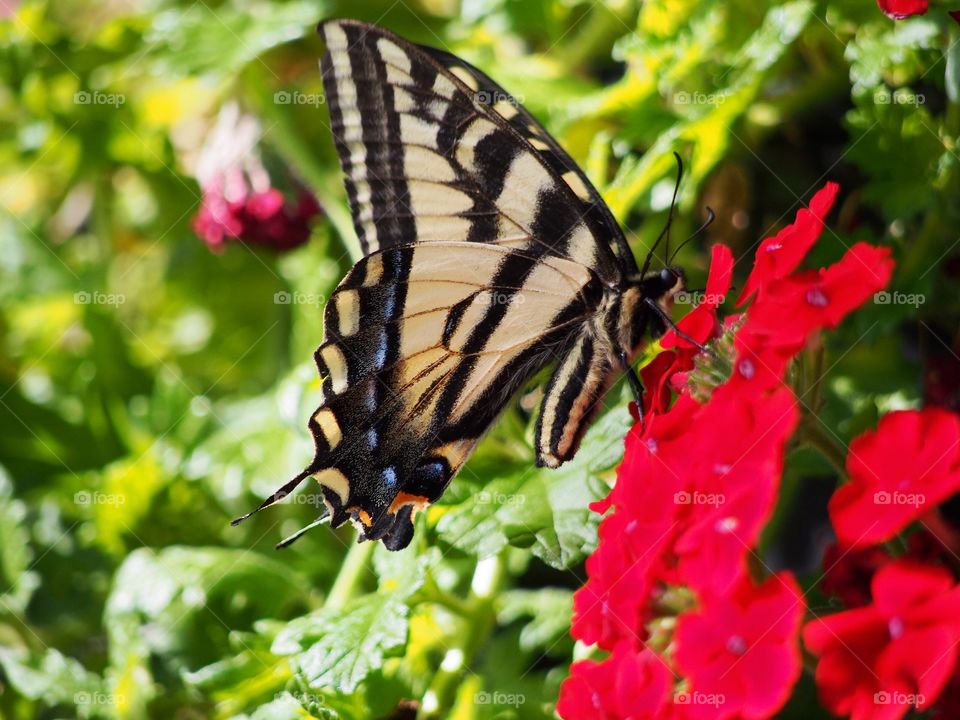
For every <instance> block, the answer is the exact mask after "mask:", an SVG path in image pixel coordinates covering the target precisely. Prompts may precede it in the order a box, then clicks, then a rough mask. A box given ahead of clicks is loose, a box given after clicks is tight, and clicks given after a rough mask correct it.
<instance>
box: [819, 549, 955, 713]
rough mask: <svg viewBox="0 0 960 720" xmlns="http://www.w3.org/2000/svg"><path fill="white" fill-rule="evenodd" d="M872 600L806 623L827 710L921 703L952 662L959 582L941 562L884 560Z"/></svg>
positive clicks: (944, 679) (947, 675)
mask: <svg viewBox="0 0 960 720" xmlns="http://www.w3.org/2000/svg"><path fill="white" fill-rule="evenodd" d="M871 590H872V596H873V602H872V603H871V604H870V605H866V606H864V607H860V608H855V609H852V610H847V611H845V612H841V613H836V614H835V615H830V616H827V617H825V618H821V619H818V620H814V621H812V622H810V623H809V624H807V626H806V627H805V628H804V631H803V639H804V643H805V644H806V645H807V648H809V650H810V651H811V652H812V653H814V654H815V655H817V656H819V658H820V661H819V663H818V664H817V673H816V679H817V687H818V688H819V689H820V699H821V701H822V702H823V704H824V705H825V706H826V707H827V709H829V710H830V711H831V712H834V713H836V714H838V715H850V716H852V718H853V720H878V719H879V720H895V719H896V718H902V717H903V716H904V715H906V714H907V712H909V711H910V710H911V709H914V708H916V709H918V710H920V709H926V708H929V707H930V706H931V704H932V703H933V701H934V700H935V699H936V698H937V697H938V696H939V695H940V693H941V692H942V691H943V689H944V687H945V686H946V684H947V683H948V681H949V680H950V679H951V676H952V675H953V674H954V672H955V670H956V668H957V650H958V645H960V586H957V584H956V581H955V580H954V578H953V575H952V574H951V573H950V572H949V571H948V570H946V569H945V568H943V567H938V566H935V565H923V564H919V563H915V562H913V561H911V560H894V561H891V562H889V563H887V564H886V565H884V566H883V567H882V568H881V569H880V570H878V571H877V573H876V574H875V575H874V576H873V580H872V582H871Z"/></svg>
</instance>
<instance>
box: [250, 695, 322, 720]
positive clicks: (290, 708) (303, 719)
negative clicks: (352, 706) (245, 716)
mask: <svg viewBox="0 0 960 720" xmlns="http://www.w3.org/2000/svg"><path fill="white" fill-rule="evenodd" d="M311 718H316V720H340V718H341V716H340V715H339V714H338V713H337V712H335V711H334V710H332V709H330V708H322V707H316V705H315V704H314V707H313V710H312V712H310V711H307V709H306V708H305V707H304V706H303V705H302V704H301V703H300V701H299V700H298V699H297V697H296V696H294V695H291V694H290V693H284V694H283V695H281V696H280V697H278V698H277V699H275V700H274V701H273V702H270V703H267V704H266V705H261V706H260V707H258V708H257V709H256V711H255V712H254V713H253V715H251V716H250V720H310V719H311Z"/></svg>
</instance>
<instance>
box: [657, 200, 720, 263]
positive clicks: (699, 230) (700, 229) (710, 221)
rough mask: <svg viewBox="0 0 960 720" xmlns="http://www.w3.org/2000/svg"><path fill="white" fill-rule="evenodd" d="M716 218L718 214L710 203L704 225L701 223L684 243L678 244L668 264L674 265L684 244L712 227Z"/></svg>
mask: <svg viewBox="0 0 960 720" xmlns="http://www.w3.org/2000/svg"><path fill="white" fill-rule="evenodd" d="M716 219H717V214H716V213H715V212H714V211H713V208H711V207H710V206H709V205H708V206H707V219H706V220H704V221H703V225H701V226H700V227H698V228H697V229H696V230H694V231H693V234H692V235H691V236H690V237H688V238H687V239H686V240H684V241H683V242H682V243H680V244H679V245H678V246H677V249H676V250H674V251H673V255H671V256H670V259H669V260H668V261H667V264H668V265H673V259H674V258H675V257H676V256H677V254H678V253H679V252H680V250H682V249H683V246H684V245H686V244H687V243H688V242H690V241H691V240H693V239H694V238H695V237H697V236H698V235H700V233H702V232H703V231H704V230H706V229H707V228H708V227H710V226H711V225H713V221H714V220H716Z"/></svg>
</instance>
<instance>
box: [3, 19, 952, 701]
mask: <svg viewBox="0 0 960 720" xmlns="http://www.w3.org/2000/svg"><path fill="white" fill-rule="evenodd" d="M337 16H348V17H354V18H360V19H363V20H367V21H370V22H376V23H379V24H381V25H383V26H385V27H387V28H390V29H392V30H394V31H396V32H398V33H400V34H401V35H403V36H405V37H407V38H409V39H411V40H414V41H416V42H420V43H424V44H428V45H432V46H436V47H443V48H446V49H448V50H449V51H451V52H453V53H456V54H458V55H460V56H462V57H464V58H465V59H467V60H469V61H470V62H472V63H473V64H475V65H477V66H478V67H480V68H481V69H483V70H484V71H485V72H487V73H488V74H489V75H490V76H492V77H493V78H494V79H496V80H497V81H498V82H499V83H500V84H502V85H503V86H504V87H505V88H506V89H507V90H508V91H509V92H512V93H513V94H514V95H515V96H516V97H517V98H518V99H519V100H521V101H522V102H523V103H524V104H525V105H526V106H527V107H528V108H529V109H530V110H531V112H532V113H533V114H534V115H535V116H536V117H538V118H539V119H540V120H541V121H542V122H543V123H544V124H545V125H546V127H547V128H548V129H549V130H550V131H551V132H553V133H554V134H555V135H556V137H557V138H558V139H559V141H560V142H561V144H562V145H563V146H564V147H565V148H566V149H567V150H568V151H569V152H570V153H571V155H572V156H573V157H574V158H575V159H576V160H577V161H578V162H579V163H581V165H582V167H583V168H585V170H586V172H587V173H588V175H589V176H590V177H591V179H592V180H593V182H594V184H595V185H596V186H597V187H598V188H599V190H600V191H601V194H602V195H603V196H604V197H605V199H606V200H607V202H608V203H609V205H610V207H611V209H612V210H613V212H614V214H615V215H616V216H617V217H618V219H619V220H620V221H621V222H622V223H623V225H624V226H625V228H626V229H627V231H628V236H629V238H630V240H631V243H632V244H633V246H634V248H635V250H636V252H637V254H638V255H642V253H643V251H644V248H645V247H647V246H648V245H649V244H650V243H651V241H652V239H653V238H654V237H655V236H656V234H657V233H658V232H659V231H660V229H661V228H662V226H663V222H664V220H665V217H666V210H667V208H668V205H669V201H670V195H671V192H672V189H673V183H674V176H675V164H674V160H673V157H672V155H671V152H672V151H674V150H675V151H677V152H679V153H680V154H681V156H682V157H683V158H684V160H685V164H686V171H687V172H686V175H685V180H684V184H683V187H682V191H681V195H680V209H679V214H678V218H677V220H676V225H675V227H674V237H675V238H679V239H682V238H684V237H687V236H688V235H689V234H690V233H691V232H692V231H693V230H694V229H695V228H696V227H697V226H698V225H699V224H700V223H701V221H702V219H703V217H704V216H705V207H706V206H707V205H709V206H710V207H712V208H714V209H715V211H716V213H717V220H716V222H715V223H714V224H713V225H712V226H711V228H710V229H709V231H708V232H707V233H706V234H704V235H703V236H701V237H698V238H697V239H696V240H694V241H693V242H691V243H690V244H689V245H687V246H686V248H685V249H684V251H683V252H682V253H681V256H680V263H681V264H682V265H684V266H685V267H686V268H687V272H688V276H689V277H690V278H691V285H692V286H693V287H698V286H700V287H702V283H703V278H704V277H705V271H706V266H705V263H706V259H707V257H708V248H709V246H710V245H711V244H712V243H714V242H724V243H728V244H729V245H730V246H731V247H732V248H733V250H734V254H735V256H736V257H737V258H738V265H737V270H736V276H737V280H738V281H739V282H740V283H742V281H743V278H744V277H745V276H746V273H747V272H748V271H749V269H750V267H751V265H752V250H753V248H754V247H755V245H756V244H757V243H758V242H759V241H760V240H761V239H763V238H764V237H767V236H769V235H771V234H772V233H773V232H775V231H776V230H777V229H778V228H780V227H782V226H783V225H784V224H786V223H787V222H789V221H790V220H792V218H793V216H794V214H795V212H796V210H797V209H798V208H799V207H801V206H802V204H803V203H804V202H805V201H806V200H808V199H809V197H810V196H811V195H812V193H813V192H814V191H815V190H816V189H818V188H819V187H820V186H822V184H823V183H824V182H825V181H826V180H836V181H838V182H840V183H841V185H842V193H841V197H840V202H839V209H838V211H836V212H835V213H834V215H833V217H832V222H831V229H830V230H829V231H828V232H827V233H825V235H824V239H823V240H822V241H821V242H820V244H819V245H818V246H817V249H816V251H815V257H814V258H813V260H814V261H815V262H817V263H825V262H828V261H832V260H835V259H836V258H838V257H839V256H840V255H841V254H842V252H843V250H844V248H845V246H848V245H850V244H852V242H853V241H855V240H868V241H871V242H875V243H880V244H886V245H890V246H892V247H893V248H894V255H895V257H896V259H897V263H898V270H897V274H896V277H895V281H894V286H893V287H892V288H891V290H890V293H888V294H887V295H886V296H885V297H878V298H877V299H876V302H875V303H874V304H873V305H871V306H869V307H867V308H865V309H864V310H863V311H861V312H859V313H858V314H857V315H856V317H855V318H854V319H852V321H851V322H849V323H847V324H846V325H845V326H844V327H843V328H842V329H841V330H840V331H839V332H837V333H834V334H832V335H830V337H829V338H827V342H828V344H829V345H828V354H827V360H826V362H827V363H828V367H829V370H830V375H829V381H828V382H827V383H826V386H825V388H824V397H825V406H824V408H823V411H822V412H823V415H824V417H827V418H832V420H831V422H832V423H833V425H834V426H835V427H837V428H838V432H839V433H840V434H841V435H842V436H843V437H844V438H847V439H848V438H849V437H851V436H852V435H853V434H855V433H856V432H858V431H859V430H861V429H863V428H865V427H867V426H869V425H870V424H871V423H873V422H874V421H875V419H876V417H877V414H878V412H879V411H883V410H888V409H891V408H894V407H911V406H916V405H918V404H920V403H922V402H929V403H936V404H941V405H946V406H948V407H953V408H955V409H956V408H958V406H960V361H958V359H957V355H956V353H957V351H958V349H960V340H958V337H960V336H958V324H957V320H958V317H960V296H958V294H957V292H956V284H955V283H956V281H957V275H958V274H960V250H958V247H957V242H958V238H960V235H958V215H960V208H958V203H957V199H958V197H960V195H958V183H960V173H958V156H957V150H958V147H957V142H958V133H960V105H958V94H960V47H958V44H957V40H958V38H960V32H958V31H960V27H958V26H957V24H956V23H955V22H954V21H953V20H952V19H951V18H950V16H949V15H948V14H947V12H946V9H945V8H943V7H933V8H931V9H930V11H929V12H928V13H927V14H926V15H925V16H923V17H919V18H912V19H910V20H905V21H902V22H895V21H894V20H892V19H890V18H888V17H886V16H885V15H884V14H883V13H881V12H880V10H879V9H878V7H877V5H876V3H875V2H873V0H842V1H841V0H833V1H830V2H825V1H823V0H820V1H817V2H814V1H813V0H792V1H789V2H776V1H774V0H762V1H760V0H648V1H647V2H643V3H641V2H637V1H635V0H615V1H613V2H603V3H601V2H592V1H591V0H587V1H582V0H463V1H462V2H457V1H456V0H423V1H422V2H414V1H413V0H396V1H394V0H353V1H352V2H339V1H336V0H290V1H288V2H268V1H267V0H227V1H222V2H217V1H215V0H197V1H192V0H106V1H102V2H100V1H98V2H94V1H92V0H57V1H56V2H53V1H52V0H51V1H49V2H44V1H38V0H23V2H17V1H16V0H0V718H17V719H19V718H25V719H26V718H69V717H80V718H100V717H104V718H146V717H155V718H207V717H217V718H231V717H252V718H256V719H257V720H268V719H277V720H285V719H286V718H307V717H317V718H388V717H389V718H415V717H420V718H427V717H442V718H447V717H450V718H458V719H460V718H463V719H464V720H466V719H469V718H494V717H497V718H549V717H552V704H553V702H554V701H555V698H556V692H557V687H558V685H559V682H560V680H561V679H562V678H563V677H564V676H565V674H566V672H567V667H568V666H569V663H570V659H571V657H572V656H573V653H574V652H579V650H575V649H574V647H573V643H572V641H570V640H569V639H568V637H567V632H568V629H569V623H570V597H571V592H572V590H573V589H575V588H576V587H578V586H579V585H580V584H582V580H583V559H584V557H585V555H586V554H587V553H589V551H590V550H591V548H592V547H593V546H594V544H595V541H596V516H595V515H594V514H592V513H590V512H589V511H588V509H587V505H588V503H589V502H591V501H593V500H596V499H597V498H599V497H602V496H603V495H604V494H605V491H606V489H607V483H608V482H609V480H610V478H611V477H612V468H613V467H614V466H615V464H616V462H617V461H618V459H619V455H620V453H621V451H622V450H621V448H622V438H623V434H624V432H625V430H626V428H627V427H629V424H630V420H629V417H628V415H627V412H626V409H625V398H626V397H627V394H626V393H625V392H622V388H620V387H619V386H618V387H617V388H616V389H615V390H614V392H612V393H611V401H610V405H611V410H610V411H609V412H607V413H605V414H604V415H603V417H602V418H601V419H600V420H599V421H598V422H597V424H596V427H595V428H594V429H593V430H592V431H591V433H590V435H589V436H588V439H587V442H586V443H585V445H584V448H583V449H582V450H581V453H580V456H578V459H577V460H576V461H575V462H574V463H571V464H569V465H567V466H565V467H564V469H563V470H561V471H558V472H552V473H551V472H546V471H540V470H537V469H535V468H533V463H532V459H533V451H532V449H531V442H530V437H531V431H530V423H531V412H530V410H531V407H532V406H533V404H534V401H535V399H536V396H535V391H531V392H530V393H528V394H527V395H526V396H525V397H524V398H523V399H522V400H521V401H520V402H519V403H518V404H517V405H516V407H514V408H513V409H511V410H510V411H509V413H508V414H507V416H506V417H505V418H504V420H503V421H502V422H501V423H500V425H499V426H498V428H497V430H496V431H495V432H494V433H493V434H492V435H491V436H490V437H489V438H488V439H487V440H486V441H485V442H484V444H483V446H482V447H481V450H480V451H479V452H478V453H477V455H476V457H475V458H474V459H473V460H472V461H471V463H470V465H469V466H468V468H467V469H466V470H465V471H464V472H463V473H462V474H461V475H460V476H459V477H458V479H457V480H456V481H455V482H454V484H453V486H452V487H451V489H450V490H449V491H448V493H447V495H446V496H445V497H444V499H443V501H442V502H441V503H440V504H438V505H437V506H436V507H434V508H433V509H431V511H430V513H429V514H427V515H426V516H425V517H424V518H422V519H421V521H420V524H419V527H418V530H417V536H416V540H415V542H414V544H413V546H412V547H411V548H410V549H409V550H407V551H405V552H403V553H399V554H388V553H385V552H383V551H382V548H374V547H373V546H372V545H369V544H368V545H363V546H356V545H353V544H352V541H353V537H352V531H351V530H350V529H349V528H342V529H341V530H340V531H338V532H331V531H330V530H329V529H319V530H317V531H314V532H313V533H311V534H310V535H309V536H307V537H306V538H305V539H303V540H301V541H300V542H299V543H298V544H297V545H295V546H293V547H292V548H290V549H289V550H286V551H284V552H282V553H277V552H275V551H274V550H273V545H274V544H275V543H276V542H278V541H279V540H280V539H281V538H283V537H284V536H285V535H287V534H289V533H290V532H292V531H294V530H296V529H297V528H299V527H301V526H303V525H305V524H306V523H307V522H309V521H310V520H312V519H313V517H314V516H315V515H316V507H315V503H312V502H310V498H311V497H314V496H306V497H305V498H303V499H301V498H298V497H294V498H291V499H289V500H288V502H287V503H286V504H285V505H282V506H278V507H276V508H274V509H272V510H271V511H270V512H268V513H262V514H261V515H260V516H257V517H256V518H255V519H253V520H251V521H250V522H249V523H247V524H245V525H243V526H241V527H239V528H231V527H230V526H229V520H230V519H231V518H233V517H235V516H237V515H239V514H241V513H243V512H245V511H247V510H249V509H250V508H251V507H252V506H253V504H254V503H255V502H257V501H258V500H259V499H260V498H261V497H264V496H266V495H267V494H268V493H270V492H271V491H273V490H274V489H275V488H276V487H278V486H279V485H280V484H281V483H282V482H283V481H285V480H286V479H287V478H288V477H290V476H292V475H293V474H295V473H296V472H297V471H299V470H300V469H301V468H302V467H303V465H304V464H305V461H306V459H309V458H310V457H311V456H312V442H311V440H310V438H309V434H308V432H307V431H306V426H305V425H306V420H307V418H308V416H309V414H310V413H311V411H312V410H313V409H314V408H315V407H316V405H318V398H319V379H318V377H317V375H316V371H315V368H314V366H313V363H312V360H311V354H312V352H313V349H314V348H315V347H316V346H317V345H318V344H319V343H320V342H321V340H322V326H321V311H322V306H323V302H324V300H325V298H326V297H327V296H328V295H329V293H330V292H331V290H332V288H333V287H334V286H335V284H336V282H337V281H338V280H339V278H340V277H341V276H342V274H343V273H344V272H345V271H346V270H347V269H348V268H349V266H350V265H351V263H352V262H353V260H355V259H356V252H357V248H356V239H355V237H354V236H353V234H352V229H351V225H350V219H349V214H348V212H347V208H346V204H345V200H344V193H343V189H342V185H341V178H340V172H339V167H338V165H337V163H336V158H335V155H334V152H333V146H332V141H331V137H330V132H329V130H328V127H327V125H328V116H327V109H326V107H325V105H324V101H323V94H322V87H321V83H320V77H319V72H318V68H317V63H318V60H319V57H320V54H321V52H322V46H321V44H320V42H319V40H318V39H317V38H316V37H315V34H314V27H315V25H316V23H317V21H319V20H320V19H322V18H327V17H337ZM687 309H688V307H684V306H683V305H681V306H679V307H678V308H677V314H678V317H679V316H680V315H682V314H683V313H684V312H685V311H686V310H687ZM819 462H820V461H818V460H817V459H816V458H815V457H807V456H806V455H804V454H803V453H802V452H801V453H798V454H797V456H796V457H794V458H793V460H792V463H791V465H790V469H789V471H788V476H787V481H786V485H785V492H788V493H790V492H794V491H795V489H796V487H797V482H798V481H799V479H801V478H810V477H816V476H817V475H818V474H822V473H823V472H824V471H825V470H827V469H826V468H824V467H822V466H821V465H819V464H818V463H819ZM806 487H810V485H809V484H808V485H807V486H806ZM829 490H830V486H827V488H826V490H825V493H826V494H829ZM807 492H808V493H810V492H811V491H809V490H808V491H807ZM808 497H812V495H808ZM824 501H825V497H824ZM795 525H796V522H795V519H793V518H791V517H789V516H787V517H784V518H781V519H780V520H779V521H778V522H777V523H775V524H774V528H775V530H774V532H773V533H772V537H771V538H770V540H769V541H768V543H767V546H768V552H769V553H770V555H771V557H773V558H774V559H775V560H776V561H777V562H779V563H780V564H781V565H783V564H789V563H792V564H793V565H794V566H799V567H804V566H806V567H809V566H810V564H811V563H816V557H814V556H815V548H816V547H817V546H818V542H820V540H818V539H817V538H816V537H809V536H804V535H802V534H801V535H799V536H798V535H797V534H796V533H795V532H793V531H792V530H791V528H793V527H795ZM785 538H786V539H785ZM351 548H353V549H351ZM457 653H459V655H457ZM451 655H452V657H453V659H452V660H451V659H450V658H451ZM444 658H448V662H447V663H444V664H443V667H441V662H442V661H443V660H444ZM457 658H459V659H460V665H458V664H457V662H456V660H457ZM464 666H466V668H469V669H465V667H464ZM808 690H809V689H808ZM817 712H822V711H814V710H811V711H810V712H809V713H808V714H807V715H806V717H814V716H816V713H817Z"/></svg>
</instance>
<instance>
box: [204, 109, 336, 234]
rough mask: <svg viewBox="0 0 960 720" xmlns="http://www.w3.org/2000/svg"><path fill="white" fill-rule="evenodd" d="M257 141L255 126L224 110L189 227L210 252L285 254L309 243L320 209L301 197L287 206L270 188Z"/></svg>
mask: <svg viewBox="0 0 960 720" xmlns="http://www.w3.org/2000/svg"><path fill="white" fill-rule="evenodd" d="M259 136H260V126H259V124H258V123H257V121H256V120H255V119H254V118H252V117H250V116H244V115H241V114H240V111H239V108H238V107H237V106H236V105H235V104H228V105H226V106H224V108H223V109H222V110H221V112H220V116H219V118H218V119H217V123H216V125H215V127H214V128H213V130H212V131H211V132H210V135H209V137H208V138H207V140H206V142H205V145H204V148H203V151H202V153H201V156H200V160H199V161H198V163H197V171H196V172H197V179H198V180H199V182H200V188H201V192H202V193H203V197H202V200H201V203H200V210H199V212H198V213H197V214H196V216H195V217H194V219H193V223H192V225H193V231H194V232H195V233H196V234H197V235H198V236H199V237H200V238H201V239H203V240H204V241H205V242H206V243H207V246H208V247H209V248H210V249H211V250H214V251H217V252H219V251H221V250H222V249H223V248H224V247H225V246H226V245H227V243H229V242H231V241H240V242H243V243H249V244H253V245H260V246H263V247H269V248H272V249H274V250H289V249H291V248H294V247H297V246H298V245H302V244H303V243H305V242H306V241H307V240H308V239H309V237H310V221H311V220H312V219H313V218H314V217H315V216H316V215H318V214H319V213H320V206H319V205H318V204H317V201H316V199H315V198H314V197H313V195H311V194H310V193H308V192H305V191H301V192H300V193H299V195H298V197H297V199H296V202H295V203H292V204H290V205H288V203H287V200H286V198H285V197H284V195H283V193H281V192H280V191H279V190H277V189H276V188H274V187H271V185H270V182H271V181H270V176H269V175H268V174H267V171H266V168H264V166H263V164H262V163H261V162H260V155H259V152H258V150H257V140H258V138H259Z"/></svg>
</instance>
